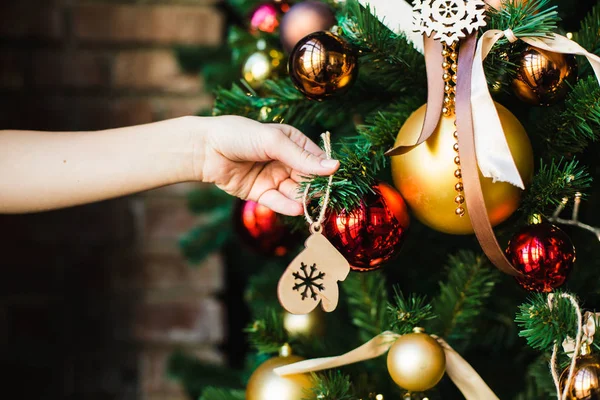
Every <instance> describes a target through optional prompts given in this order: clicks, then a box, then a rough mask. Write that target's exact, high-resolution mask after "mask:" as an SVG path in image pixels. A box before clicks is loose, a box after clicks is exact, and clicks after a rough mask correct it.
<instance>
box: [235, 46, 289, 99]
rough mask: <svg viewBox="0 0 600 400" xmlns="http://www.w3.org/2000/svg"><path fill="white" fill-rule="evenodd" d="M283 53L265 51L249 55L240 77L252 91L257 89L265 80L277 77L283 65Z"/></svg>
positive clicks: (273, 50)
mask: <svg viewBox="0 0 600 400" xmlns="http://www.w3.org/2000/svg"><path fill="white" fill-rule="evenodd" d="M284 58H285V56H284V55H283V53H282V52H281V51H279V50H276V49H265V50H262V51H257V52H256V53H253V54H252V55H250V56H249V57H248V58H247V59H246V61H245V62H244V66H243V67H242V76H243V77H244V79H245V80H246V82H248V83H249V84H250V86H251V87H252V88H253V89H259V88H260V87H261V86H262V85H263V83H264V82H265V81H266V80H267V79H273V78H275V77H277V75H278V73H279V71H280V70H281V69H282V66H284V65H285V63H284V60H283V59H284Z"/></svg>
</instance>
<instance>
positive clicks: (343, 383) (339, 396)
mask: <svg viewBox="0 0 600 400" xmlns="http://www.w3.org/2000/svg"><path fill="white" fill-rule="evenodd" d="M312 380H313V382H314V384H313V387H312V388H311V393H310V395H308V396H305V397H304V400H355V399H356V395H355V394H354V391H353V390H352V383H351V382H350V377H349V376H348V375H342V374H341V373H340V372H336V371H328V372H326V373H322V374H312Z"/></svg>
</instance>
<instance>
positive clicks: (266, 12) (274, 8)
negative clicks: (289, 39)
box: [250, 2, 289, 33]
mask: <svg viewBox="0 0 600 400" xmlns="http://www.w3.org/2000/svg"><path fill="white" fill-rule="evenodd" d="M287 10H289V5H288V4H287V3H283V2H280V4H273V3H267V4H262V5H260V6H258V7H257V8H256V9H255V10H254V11H253V12H252V15H251V16H250V30H251V31H252V32H257V31H261V32H266V33H273V32H275V31H276V30H277V28H278V27H279V22H280V20H281V17H282V15H283V13H285V12H286V11H287Z"/></svg>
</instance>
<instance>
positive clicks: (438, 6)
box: [413, 0, 486, 45]
mask: <svg viewBox="0 0 600 400" xmlns="http://www.w3.org/2000/svg"><path fill="white" fill-rule="evenodd" d="M484 13H485V2H484V1H483V0H414V7H413V21H414V29H415V32H420V33H422V34H425V35H427V36H428V37H431V34H432V33H434V32H435V36H434V37H433V38H434V39H438V40H440V41H442V42H445V43H446V44H448V45H451V44H452V43H455V42H457V41H458V40H459V39H461V38H464V37H465V36H466V34H467V33H473V32H475V31H476V30H477V29H479V28H481V27H484V26H485V25H486V22H485V15H484Z"/></svg>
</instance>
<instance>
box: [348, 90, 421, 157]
mask: <svg viewBox="0 0 600 400" xmlns="http://www.w3.org/2000/svg"><path fill="white" fill-rule="evenodd" d="M422 104H423V102H422V99H420V98H417V97H405V98H403V99H402V100H400V101H397V102H395V103H393V104H390V105H389V106H387V107H386V108H384V109H383V110H376V111H374V112H373V113H371V114H369V115H367V116H366V117H365V122H364V123H363V124H362V125H359V126H358V127H357V130H358V133H359V134H360V135H361V136H363V137H364V138H365V139H367V140H368V141H369V142H370V143H371V145H372V147H373V149H374V150H375V151H377V152H385V151H387V150H389V149H390V148H392V147H393V145H394V142H395V141H396V136H398V131H399V130H400V128H401V127H402V125H403V124H404V122H406V120H407V119H408V117H410V115H411V114H412V113H413V112H414V111H415V110H416V109H417V108H419V106H421V105H422Z"/></svg>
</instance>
